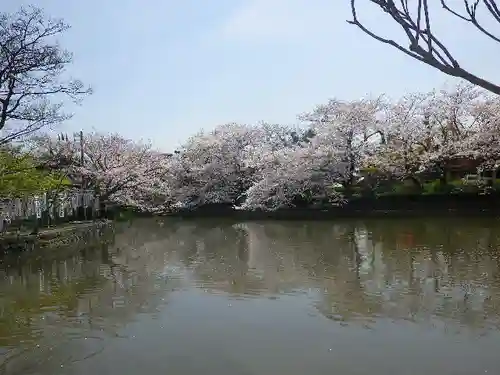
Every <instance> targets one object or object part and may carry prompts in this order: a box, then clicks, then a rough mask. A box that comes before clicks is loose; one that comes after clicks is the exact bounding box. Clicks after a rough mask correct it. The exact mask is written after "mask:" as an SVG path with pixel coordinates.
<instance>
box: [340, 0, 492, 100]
mask: <svg viewBox="0 0 500 375" xmlns="http://www.w3.org/2000/svg"><path fill="white" fill-rule="evenodd" d="M360 1H365V2H366V3H372V4H374V5H376V6H378V7H379V8H380V10H382V11H383V12H384V13H386V14H387V15H388V16H389V17H390V18H392V21H393V22H395V23H396V24H397V25H399V26H400V27H401V28H402V29H403V32H404V35H405V36H406V37H407V39H408V42H409V46H408V47H405V46H404V45H402V44H400V43H398V42H396V41H394V40H393V39H388V38H385V37H382V36H379V35H377V34H376V33H374V32H373V31H371V30H370V29H368V28H367V27H366V26H365V25H364V24H363V23H361V21H360V20H359V18H358V14H357V7H356V5H357V4H356V0H350V2H351V12H352V20H350V21H347V22H349V23H350V24H352V25H355V26H357V27H359V28H360V29H361V30H362V31H363V32H364V33H366V34H368V35H369V36H371V37H372V38H374V39H376V40H378V41H379V42H382V43H385V44H389V45H391V46H393V47H395V48H397V49H398V50H400V51H401V52H403V53H405V54H406V55H408V56H411V57H413V58H414V59H416V60H418V61H421V62H423V63H425V64H427V65H430V66H432V67H434V68H436V69H439V70H440V71H442V72H443V73H445V74H447V75H450V76H453V77H459V78H463V79H465V80H467V81H469V82H471V83H472V84H474V85H477V86H479V87H482V88H484V89H486V90H488V91H490V92H492V93H495V94H498V95H500V85H498V84H494V83H492V82H490V81H488V80H485V79H483V78H481V77H479V76H478V75H476V74H474V73H472V72H470V71H468V70H466V69H464V68H463V67H462V66H461V65H460V63H459V62H458V61H457V60H456V58H455V57H454V56H453V54H452V53H451V52H450V50H449V49H448V48H447V47H446V46H445V44H444V43H443V41H442V40H441V39H440V38H439V37H438V36H437V35H436V34H435V32H434V30H433V29H432V27H431V26H432V25H431V23H432V22H431V9H430V7H429V2H430V1H429V0H360ZM409 3H410V4H412V5H413V6H414V8H410V5H409ZM450 3H453V1H451V0H439V3H438V1H437V0H432V5H431V7H432V6H435V5H441V7H442V8H443V10H444V11H445V12H447V13H449V14H451V15H453V16H455V17H457V18H458V19H459V20H460V21H462V22H467V23H469V24H471V25H473V27H475V28H476V29H477V30H479V31H480V32H481V33H482V34H483V35H485V36H486V37H487V38H490V39H492V40H494V41H496V42H499V43H500V28H499V30H498V35H495V33H494V32H493V31H491V30H489V29H488V28H487V27H486V26H484V22H480V21H479V19H478V11H479V10H482V11H483V12H484V13H486V14H488V15H489V16H491V18H492V19H493V23H494V24H495V25H497V24H498V26H500V8H499V6H498V5H497V4H496V0H461V1H456V3H461V4H462V5H463V8H462V10H457V9H454V8H452V7H451V6H450Z"/></svg>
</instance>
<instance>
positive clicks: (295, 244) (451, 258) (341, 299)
mask: <svg viewBox="0 0 500 375" xmlns="http://www.w3.org/2000/svg"><path fill="white" fill-rule="evenodd" d="M499 229H500V223H499V222H498V221H491V220H476V221H474V220H458V219H457V220H446V221H439V220H426V221H422V220H407V221H393V220H377V221H359V222H358V221H342V222H340V221H339V222H332V223H327V222H304V223H301V222H290V223H285V222H248V223H233V222H227V221H218V222H215V221H208V220H207V221H186V222H182V221H175V220H167V219H165V220H139V221H136V222H134V223H133V224H125V225H123V227H121V228H118V230H117V233H116V235H115V236H114V237H113V238H112V239H111V240H110V241H107V242H103V243H101V244H98V245H96V246H91V247H82V248H67V249H62V250H59V251H57V252H56V251H51V250H46V251H44V252H35V253H32V254H23V255H21V256H15V257H10V258H5V259H3V260H2V263H1V265H0V277H1V281H0V355H2V356H3V365H2V366H1V367H0V374H3V373H6V374H38V373H39V374H49V373H50V374H56V373H84V372H85V371H87V372H88V371H94V372H99V371H100V372H102V371H104V369H103V367H102V366H103V364H102V363H104V362H100V361H103V360H104V359H107V360H109V359H110V358H115V359H116V358H118V357H119V356H122V357H123V356H124V355H125V356H126V354H125V352H124V351H123V350H124V349H123V348H121V347H120V346H119V345H125V344H118V342H125V343H126V345H127V348H128V349H127V350H133V351H134V352H135V353H136V355H145V354H141V353H143V352H142V351H141V348H142V347H143V345H146V342H145V341H141V342H140V343H139V342H137V340H135V336H136V335H138V334H139V333H140V332H143V331H147V330H148V329H150V328H147V327H151V324H152V323H151V321H152V319H153V320H157V321H158V322H159V323H157V324H159V325H158V326H157V327H156V328H155V329H152V330H151V333H150V334H149V336H148V340H159V341H161V342H162V343H163V344H162V345H163V346H164V347H167V346H168V345H172V346H171V347H170V346H168V348H170V349H169V350H167V352H168V353H174V352H175V351H176V350H181V349H179V348H180V347H182V344H184V345H188V346H189V348H191V349H192V345H200V344H199V342H201V341H202V340H203V337H205V338H206V340H209V341H210V342H212V341H213V340H221V341H220V343H219V344H218V345H219V349H220V350H223V351H231V350H232V346H234V345H235V344H236V343H238V342H240V341H241V340H242V338H245V339H246V340H250V337H253V336H252V335H255V328H256V327H263V326H264V325H265V322H266V321H270V319H271V318H272V316H274V315H273V314H276V312H273V311H274V310H273V309H275V308H282V309H283V310H282V312H281V313H280V314H292V311H293V314H292V315H290V317H289V318H288V319H289V320H288V321H286V322H283V323H281V321H279V320H277V321H275V323H274V326H275V329H278V328H276V327H281V324H285V323H286V324H287V325H288V327H289V328H290V327H294V329H299V330H300V329H305V327H308V330H309V331H308V332H310V333H309V335H308V334H307V333H305V336H304V337H301V340H306V341H308V342H309V341H310V342H311V345H310V347H311V348H312V347H314V344H313V343H315V342H316V343H317V342H320V341H321V340H327V336H326V333H322V332H326V330H327V329H337V328H335V327H344V328H345V329H347V330H348V331H346V332H350V333H349V334H347V333H343V335H344V336H343V337H344V339H345V340H352V341H353V343H354V345H359V342H358V341H356V340H355V339H353V338H352V337H351V334H354V333H353V332H358V331H356V330H357V329H363V330H364V329H365V328H370V329H372V330H373V329H376V328H377V327H379V326H380V325H381V324H390V325H391V326H394V325H397V326H398V327H399V329H400V330H401V331H400V332H406V335H407V336H408V337H406V338H405V339H411V338H412V337H417V336H418V335H417V334H416V333H415V332H417V333H418V332H421V331H418V330H422V329H427V328H430V329H432V330H433V332H434V333H433V334H437V333H436V332H441V333H440V335H446V334H449V333H450V332H452V333H453V334H469V335H470V334H472V335H474V336H473V337H476V339H477V337H486V336H489V337H491V338H492V339H495V340H498V338H500V336H499V334H498V328H499V325H500V306H499V301H500V272H499V265H500V251H499V244H500V230H499ZM250 301H256V302H257V301H261V302H259V304H258V305H255V304H249V302H250ZM262 301H269V303H271V305H267V304H265V305H262V303H263V302H262ZM241 303H243V305H240V304H241ZM259 306H265V309H264V308H263V307H259ZM273 306H274V307H273ZM228 307H233V310H230V311H234V312H233V313H231V312H228ZM210 309H213V312H214V314H215V315H213V316H212V317H210V316H211V315H210V314H209V311H211V310H210ZM290 309H292V310H290ZM236 311H237V312H236ZM193 314H194V315H196V314H200V315H199V316H198V315H196V316H198V318H196V319H195V320H193V319H194V315H193ZM259 314H260V315H259ZM262 314H264V315H262ZM200 316H202V317H205V318H206V320H202V319H200V318H199V317H200ZM166 317H168V320H166V319H167V318H166ZM221 317H224V319H223V321H222V320H221ZM324 318H327V319H324ZM145 319H146V320H145ZM210 319H212V320H210ZM208 321H211V324H212V326H213V327H215V326H217V325H218V324H222V326H221V329H226V330H236V331H238V332H240V334H241V335H240V338H238V339H236V338H234V339H231V337H230V336H224V335H228V334H224V335H223V334H222V333H221V331H220V330H219V331H217V333H215V332H212V331H210V330H211V329H212V328H210V327H209V324H208ZM325 324H329V325H325ZM411 326H413V327H414V328H409V327H411ZM131 327H135V328H131ZM169 327H170V328H169ZM193 327H197V328H196V330H195V329H194V328H193ZM245 327H246V328H245ZM250 327H253V328H250ZM283 327H285V325H283ZM320 327H324V328H322V329H320ZM326 327H329V328H326ZM160 328H161V329H162V330H163V331H159V329H160ZM268 329H271V330H272V327H268ZM290 329H291V328H290ZM414 329H417V331H411V330H414ZM436 329H437V331H436ZM165 330H167V331H165ZM316 331H317V332H316ZM410 331H411V332H410ZM173 332H176V334H177V336H176V340H177V341H176V345H174V344H172V343H170V344H166V343H165V341H167V340H168V339H169V338H170V336H171V334H172V333H173ZM186 332H191V334H192V335H193V337H197V340H198V343H197V344H195V343H194V342H191V341H189V340H190V339H189V338H188V337H187V336H189V335H188V334H187V333H186ZM313 332H316V333H315V334H313ZM336 332H337V331H336ZM270 334H271V333H269V334H267V333H266V332H265V331H262V333H260V334H259V335H261V336H259V337H261V338H262V339H270V336H269V335H270ZM275 334H276V333H275ZM356 334H358V333H356ZM391 334H392V333H391ZM281 335H282V336H279V335H278V336H275V337H282V338H284V337H285V333H284V332H282V333H281ZM375 335H376V336H374V337H376V338H377V339H378V340H389V338H390V337H389V334H388V333H384V332H380V331H377V333H376V334H375ZM403 335H404V334H403ZM412 335H413V336H412ZM224 337H225V339H224ZM367 337H368V336H367ZM370 337H371V336H370ZM440 337H441V336H440ZM443 337H444V336H443ZM116 340H118V341H116ZM141 340H146V339H145V338H143V339H141ZM224 340H225V341H224ZM232 340H236V341H232ZM148 342H149V341H148ZM117 345H118V346H117ZM211 345H213V344H211ZM249 345H250V344H249ZM279 345H281V346H283V347H285V346H286V347H287V345H290V344H289V343H287V344H285V342H283V341H280V342H279V343H278V346H279ZM470 345H471V346H472V345H474V344H473V343H472V342H471V344H470ZM106 348H107V350H108V352H106ZM120 348H121V349H120ZM476 348H477V343H476ZM191 349H190V350H191ZM289 349H290V350H295V349H294V348H289ZM186 350H187V349H186ZM207 350H209V349H207V348H206V347H205V348H204V349H203V351H204V353H205V354H206V353H208V352H207ZM247 350H250V353H253V354H255V355H257V352H259V350H260V349H258V348H255V347H253V346H251V345H250V347H249V348H247ZM272 350H274V351H276V353H278V352H279V350H280V348H279V347H274V348H273V349H272ZM297 350H298V349H297ZM304 350H306V352H307V351H308V350H310V351H312V350H313V349H304V348H302V349H301V351H300V352H301V353H302V354H301V355H305V356H306V357H307V355H309V354H310V355H312V356H313V354H312V352H311V353H309V354H307V353H304ZM394 350H396V351H397V350H398V346H397V345H395V346H392V347H390V350H389V351H394ZM454 350H455V351H454V353H455V354H457V352H456V350H457V349H456V348H455V349H454ZM464 350H465V351H466V352H467V353H469V355H470V353H472V352H471V347H465V348H464ZM389 351H388V353H389ZM153 352H154V350H153V351H149V353H153ZM112 353H114V354H112ZM137 353H139V354H137ZM144 353H145V352H144ZM181 353H182V354H180V355H181V356H185V355H189V350H188V352H187V353H185V352H182V350H181ZM458 354H459V353H458ZM484 354H485V352H484V351H483V355H484ZM149 355H152V354H149ZM172 355H173V354H172ZM238 355H239V354H233V355H232V357H231V358H233V359H231V361H229V360H228V359H227V358H226V359H224V360H223V359H222V358H219V359H220V360H219V361H215V362H214V361H213V358H212V357H210V358H212V359H210V360H209V359H207V358H205V359H203V361H202V360H201V359H200V358H201V357H197V358H198V361H201V362H200V363H203V365H202V368H203V371H204V373H212V372H211V371H213V373H217V372H216V370H215V368H220V366H221V363H226V365H227V366H229V367H230V368H231V366H235V370H234V371H236V373H255V374H260V373H267V371H271V370H270V369H271V368H274V369H275V370H276V369H281V368H282V367H279V366H284V365H283V364H282V363H281V364H279V365H278V364H276V363H275V364H273V366H275V367H272V366H271V364H270V362H265V361H264V363H263V364H261V365H259V366H265V365H267V367H262V370H258V369H257V368H256V369H254V370H251V371H250V370H249V367H248V366H249V365H243V362H244V360H243V359H242V360H239V362H238V361H237V362H234V361H235V360H234V358H235V357H238ZM219 356H220V355H219V354H217V355H216V357H217V358H218V357H219ZM103 358H104V359H103ZM161 358H162V356H161V355H159V356H158V357H150V359H149V362H148V363H149V366H151V371H160V370H161V371H163V369H164V366H166V365H165V364H164V363H163V361H162V360H161ZM178 358H180V357H178V354H176V355H175V356H174V357H173V358H172V359H171V362H170V363H171V364H172V363H174V364H175V363H177V362H176V361H177V360H178ZM321 358H323V357H321ZM495 358H496V357H495V356H493V354H492V357H491V360H493V359H495ZM205 361H209V362H210V363H211V366H212V367H210V366H209V367H206V366H205V365H206V362H205ZM318 361H319V362H315V364H314V366H319V367H317V369H318V372H317V373H323V372H322V371H324V373H327V369H329V370H330V367H329V365H328V366H327V364H328V363H327V362H325V363H324V364H322V363H323V362H321V361H324V359H318ZM187 362H188V363H189V366H191V367H189V366H188V367H185V366H187V363H186V361H184V362H182V365H180V364H178V365H171V366H174V367H173V369H174V370H177V371H178V373H183V374H186V373H191V372H190V371H191V370H190V368H191V369H192V366H194V365H193V362H190V361H187ZM341 362H342V361H340V362H339V363H341ZM382 362H383V361H382V359H379V362H377V361H376V362H375V363H376V364H378V366H379V370H375V371H374V370H373V368H371V371H370V372H369V373H371V374H374V373H376V374H378V373H381V374H382V373H384V371H388V367H387V365H382ZM235 363H238V365H236V364H235ZM273 363H274V362H273ZM306 363H307V361H306ZM354 363H355V364H356V365H355V366H358V365H359V364H357V363H356V362H354ZM457 363H458V362H457ZM472 363H473V364H474V362H472ZM416 365H418V366H424V365H420V364H419V363H417V364H416ZM427 365H429V364H427ZM475 365H476V364H474V366H475ZM117 366H118V367H114V368H107V370H106V372H107V373H115V372H116V373H118V372H120V373H121V374H123V373H125V374H128V373H130V374H132V373H134V372H132V370H131V369H130V368H129V367H126V366H125V365H123V366H120V365H117ZM183 366H184V367H183ZM200 366H201V365H200ZM213 366H215V367H213ZM276 366H277V367H276ZM308 366H309V368H310V366H313V364H312V363H309V365H308ZM314 366H313V367H314ZM345 366H346V367H345V369H346V371H347V370H348V369H353V367H352V366H354V365H353V364H352V363H351V364H347V362H346V364H345ZM349 366H351V367H349ZM455 366H456V367H455V369H453V368H454V367H453V366H451V367H449V368H450V371H451V370H452V369H453V371H455V372H453V371H451V372H443V370H440V371H441V372H440V373H441V374H448V373H449V374H452V373H453V374H455V373H458V372H456V371H458V370H461V369H463V366H462V365H460V364H456V365H455ZM471 366H472V365H471ZM478 366H479V365H478ZM250 367H252V366H250ZM257 367H258V366H257ZM68 368H71V372H65V371H68V370H67V369H68ZM181 368H182V369H183V370H182V371H181ZM243 368H245V369H246V370H245V371H247V372H245V371H243V370H242V369H243ZM283 368H284V367H283ZM306 368H307V366H306ZM395 368H397V369H398V371H400V372H399V373H403V372H401V369H400V368H399V367H395ZM478 368H479V367H478ZM212 369H213V370H212ZM297 369H298V368H295V369H294V367H293V366H291V367H290V368H288V370H287V371H288V372H287V373H289V374H295V373H297V374H298V373H299V372H296V371H298V370H297ZM422 369H423V367H422ZM430 369H431V370H434V369H436V367H431V368H430ZM457 369H458V370H457ZM475 369H476V367H472V370H475ZM170 370H172V367H170ZM198 370H199V369H197V370H196V371H195V370H194V369H192V373H197V372H198ZM497 370H499V368H497ZM217 371H219V370H217ZM231 371H233V370H231ZM231 371H230V372H231ZM234 371H233V372H231V373H235V372H234ZM252 371H253V372H252ZM276 371H277V370H276ZM280 371H284V370H280ZM445 371H448V370H445ZM198 373H199V372H198ZM218 373H221V372H220V371H219V372H218ZM228 373H229V372H228ZM346 373H350V372H346ZM352 373H354V372H352ZM357 373H365V372H363V371H362V370H359V371H358V372H357ZM366 373H368V372H366Z"/></svg>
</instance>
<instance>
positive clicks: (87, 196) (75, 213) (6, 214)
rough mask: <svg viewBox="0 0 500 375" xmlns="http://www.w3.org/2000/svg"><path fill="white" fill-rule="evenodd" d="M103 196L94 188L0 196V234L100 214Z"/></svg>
mask: <svg viewBox="0 0 500 375" xmlns="http://www.w3.org/2000/svg"><path fill="white" fill-rule="evenodd" d="M99 209H100V203H99V197H97V196H96V195H95V194H94V192H93V191H92V190H80V189H75V190H68V191H64V192H51V191H48V192H46V193H43V194H40V195H33V196H28V197H23V198H3V199H2V198H0V233H4V232H6V231H7V230H9V231H11V230H16V229H17V230H23V229H24V230H32V231H36V230H38V228H41V227H48V226H52V225H56V224H61V223H65V222H70V221H75V220H90V219H93V218H97V217H99Z"/></svg>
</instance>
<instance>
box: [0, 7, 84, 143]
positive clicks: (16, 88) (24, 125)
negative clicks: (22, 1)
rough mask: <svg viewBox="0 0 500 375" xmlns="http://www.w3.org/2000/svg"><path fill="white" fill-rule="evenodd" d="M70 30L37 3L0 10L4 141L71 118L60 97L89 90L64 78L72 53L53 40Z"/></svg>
mask: <svg viewBox="0 0 500 375" xmlns="http://www.w3.org/2000/svg"><path fill="white" fill-rule="evenodd" d="M68 28H69V26H68V25H67V24H65V23H64V22H63V21H62V20H55V19H51V18H47V17H45V15H44V14H43V12H42V10H40V9H38V8H36V7H28V8H21V9H20V10H19V11H18V12H16V13H13V14H8V13H0V145H2V144H6V143H8V142H11V141H12V140H14V139H17V138H19V137H22V136H24V135H28V134H30V133H32V132H35V131H37V130H39V129H41V128H42V127H45V126H50V125H53V124H57V123H60V122H61V121H64V120H66V119H68V118H70V117H71V114H68V113H64V112H63V105H62V104H61V101H62V99H64V97H66V98H69V99H70V100H72V101H74V102H77V103H78V102H79V101H80V100H81V99H82V98H83V97H84V96H85V95H86V94H89V93H90V92H91V90H90V89H89V88H86V87H84V85H83V83H82V82H80V81H78V80H71V79H69V80H68V79H63V76H64V75H65V73H66V68H67V66H68V64H71V63H72V61H73V57H72V55H71V53H69V52H68V51H66V50H65V49H63V48H61V47H60V46H59V44H58V43H57V40H56V39H55V38H57V37H58V36H59V35H60V34H62V33H64V32H65V31H66V30H68Z"/></svg>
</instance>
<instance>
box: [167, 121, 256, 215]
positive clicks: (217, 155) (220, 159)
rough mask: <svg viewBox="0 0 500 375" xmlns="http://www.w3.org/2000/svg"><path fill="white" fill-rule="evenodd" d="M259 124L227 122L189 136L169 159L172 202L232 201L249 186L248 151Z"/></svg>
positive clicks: (205, 202)
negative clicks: (255, 125) (246, 162)
mask: <svg viewBox="0 0 500 375" xmlns="http://www.w3.org/2000/svg"><path fill="white" fill-rule="evenodd" d="M260 134H261V132H260V131H259V129H258V128H257V127H253V126H249V125H240V124H236V123H230V124H224V125H220V126H218V127H216V128H215V129H214V130H213V131H211V132H200V133H198V134H196V135H195V136H193V137H191V138H189V139H188V140H187V142H186V143H185V144H184V145H183V146H182V148H181V150H180V153H178V154H177V155H175V156H174V157H173V158H172V159H171V160H170V166H171V168H170V171H169V174H170V177H169V180H170V181H171V189H172V198H171V199H172V201H174V202H176V204H177V205H178V206H179V207H186V206H191V207H196V206H203V205H207V204H231V203H233V202H235V201H236V200H237V198H238V196H240V195H241V194H242V193H243V192H244V191H245V190H246V189H247V188H248V186H249V184H250V178H249V177H250V174H251V173H252V169H251V168H249V167H248V166H247V165H245V162H244V160H245V158H246V152H247V150H248V149H249V148H250V147H251V145H255V144H257V142H258V140H259V135H260Z"/></svg>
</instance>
